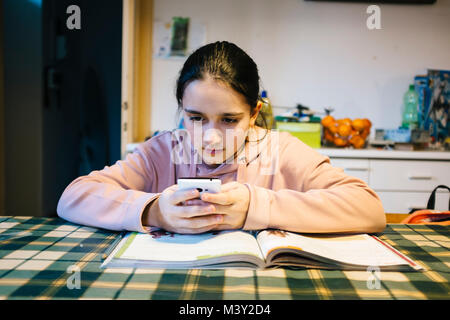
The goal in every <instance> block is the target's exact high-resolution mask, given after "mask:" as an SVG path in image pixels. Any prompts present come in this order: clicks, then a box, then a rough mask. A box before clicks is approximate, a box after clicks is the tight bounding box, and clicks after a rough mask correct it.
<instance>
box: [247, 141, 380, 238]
mask: <svg viewBox="0 0 450 320" xmlns="http://www.w3.org/2000/svg"><path fill="white" fill-rule="evenodd" d="M286 140H287V143H286V145H285V147H284V148H283V149H284V150H280V168H279V172H277V175H280V176H279V177H277V178H276V179H281V180H282V181H283V183H282V184H281V187H280V188H279V189H277V190H271V189H268V188H264V187H262V186H257V185H255V184H250V183H247V184H246V185H247V187H248V188H249V189H250V205H249V210H248V214H247V219H246V222H245V225H244V229H249V230H254V229H266V228H276V229H284V230H289V231H294V232H305V233H307V232H311V233H339V232H349V233H372V232H380V231H382V230H383V229H384V228H385V227H386V218H385V214H384V209H383V206H382V203H381V201H380V199H379V197H378V196H377V194H376V193H375V192H374V191H373V190H372V189H370V188H369V187H368V185H367V184H366V183H365V182H363V181H362V180H359V179H357V178H355V177H351V176H349V175H347V174H345V173H344V172H343V170H342V169H340V168H335V167H333V166H331V164H330V160H329V158H328V157H325V156H323V155H321V154H319V153H318V152H316V151H315V150H314V149H312V148H310V147H309V146H307V145H305V144H304V143H303V142H301V141H300V140H298V139H296V138H294V137H290V138H287V139H286Z"/></svg>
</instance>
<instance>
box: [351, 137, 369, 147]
mask: <svg viewBox="0 0 450 320" xmlns="http://www.w3.org/2000/svg"><path fill="white" fill-rule="evenodd" d="M365 142H366V141H365V140H364V139H363V138H362V137H360V136H355V137H354V139H352V141H351V144H352V145H353V147H354V148H355V149H361V148H362V147H363V146H364V143H365Z"/></svg>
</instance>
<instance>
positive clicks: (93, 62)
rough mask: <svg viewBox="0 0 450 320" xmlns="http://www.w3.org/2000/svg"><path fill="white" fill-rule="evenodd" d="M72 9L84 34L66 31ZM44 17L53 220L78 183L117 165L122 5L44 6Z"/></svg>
mask: <svg viewBox="0 0 450 320" xmlns="http://www.w3.org/2000/svg"><path fill="white" fill-rule="evenodd" d="M72 5H76V6H78V8H79V9H80V10H79V16H78V17H79V22H80V23H79V27H80V29H77V28H73V29H70V28H69V27H68V25H67V21H68V20H70V21H72V22H73V20H71V19H73V18H74V16H73V14H74V13H75V11H69V13H68V12H67V9H68V7H69V6H72ZM43 14H44V19H43V20H44V32H43V34H44V68H45V83H46V91H45V94H44V108H43V110H44V116H43V122H44V125H43V128H44V131H43V164H44V171H43V172H44V174H43V189H44V190H45V191H44V195H43V196H44V199H43V204H44V212H45V214H46V215H54V214H56V205H57V202H58V200H59V197H60V195H61V193H62V192H63V191H64V189H65V187H66V186H67V185H68V184H69V183H70V182H71V181H72V180H73V179H75V178H76V177H78V176H81V175H87V174H89V173H90V172H91V171H93V170H101V169H103V168H104V167H105V166H108V165H111V164H112V163H114V162H116V161H117V160H119V159H120V115H121V111H120V108H121V68H122V63H121V61H122V53H121V52H122V0H78V1H74V0H45V1H44V2H43ZM75 18H77V17H76V16H75Z"/></svg>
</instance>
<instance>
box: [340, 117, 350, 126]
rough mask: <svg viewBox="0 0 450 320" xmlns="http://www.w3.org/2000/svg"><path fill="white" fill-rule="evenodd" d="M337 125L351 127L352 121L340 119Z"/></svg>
mask: <svg viewBox="0 0 450 320" xmlns="http://www.w3.org/2000/svg"><path fill="white" fill-rule="evenodd" d="M337 123H338V125H341V124H345V125H347V126H351V125H352V120H350V119H349V118H345V119H339V120H337Z"/></svg>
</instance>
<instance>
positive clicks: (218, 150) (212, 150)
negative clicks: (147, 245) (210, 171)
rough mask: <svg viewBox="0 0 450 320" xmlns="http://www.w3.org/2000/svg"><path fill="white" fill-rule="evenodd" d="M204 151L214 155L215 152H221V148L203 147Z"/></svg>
mask: <svg viewBox="0 0 450 320" xmlns="http://www.w3.org/2000/svg"><path fill="white" fill-rule="evenodd" d="M204 151H205V152H206V154H208V155H210V156H212V157H214V156H215V155H216V154H218V153H220V152H222V151H223V149H204Z"/></svg>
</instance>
